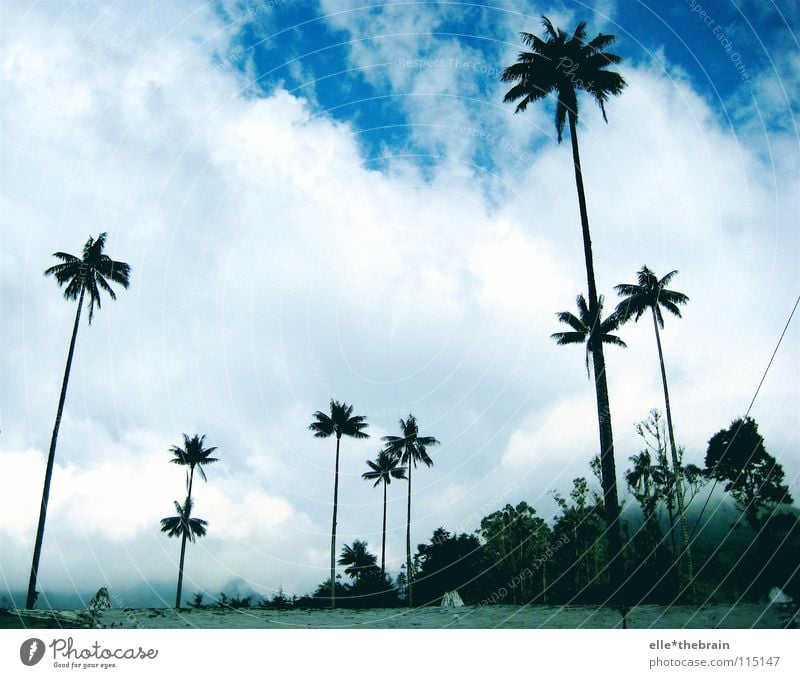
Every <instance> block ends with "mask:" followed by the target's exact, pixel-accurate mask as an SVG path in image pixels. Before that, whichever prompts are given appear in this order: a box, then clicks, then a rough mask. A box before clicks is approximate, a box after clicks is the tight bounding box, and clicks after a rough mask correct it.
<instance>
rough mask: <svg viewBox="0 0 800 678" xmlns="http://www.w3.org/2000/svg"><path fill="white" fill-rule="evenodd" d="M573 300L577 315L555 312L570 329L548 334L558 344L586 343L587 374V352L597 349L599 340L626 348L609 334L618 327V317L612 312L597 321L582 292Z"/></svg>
mask: <svg viewBox="0 0 800 678" xmlns="http://www.w3.org/2000/svg"><path fill="white" fill-rule="evenodd" d="M575 301H576V302H577V304H578V315H574V314H573V313H570V312H569V311H561V312H560V313H556V318H558V320H559V322H562V323H564V324H566V325H569V326H570V327H571V328H572V331H571V332H556V333H554V334H551V335H550V336H551V337H552V338H553V339H555V340H556V343H557V344H558V345H559V346H565V345H566V344H586V374H587V375H588V374H589V354H590V353H592V352H594V351H595V350H596V349H597V346H598V345H599V344H600V342H601V341H602V343H604V344H614V345H615V346H621V347H622V348H627V344H625V342H624V341H622V339H620V338H619V337H618V336H616V335H615V334H611V333H612V332H614V331H615V330H616V329H617V327H619V318H618V317H617V316H616V315H615V314H613V313H612V314H611V315H610V316H608V318H606V319H605V320H602V321H600V322H597V316H595V315H593V314H592V313H591V311H590V310H589V307H588V306H587V305H586V299H584V298H583V295H582V294H579V295H578V296H577V297H576V298H575ZM597 312H598V314H600V315H602V313H603V297H602V296H601V297H600V298H599V299H598V300H597Z"/></svg>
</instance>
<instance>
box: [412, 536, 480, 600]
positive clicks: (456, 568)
mask: <svg viewBox="0 0 800 678" xmlns="http://www.w3.org/2000/svg"><path fill="white" fill-rule="evenodd" d="M416 556H417V557H416V562H417V563H418V564H417V567H416V568H415V569H416V571H417V572H416V576H415V579H414V591H415V599H414V602H415V604H418V605H427V604H431V603H438V602H439V601H440V600H441V599H442V596H444V594H445V593H447V592H448V591H458V592H459V594H460V595H461V597H462V599H463V600H464V602H465V603H467V604H469V603H473V604H474V603H477V602H478V600H479V595H480V586H479V583H478V581H477V580H478V578H479V577H480V576H481V574H482V573H483V572H484V571H485V570H486V567H487V564H488V563H487V561H486V554H485V552H484V551H483V549H482V548H481V543H480V541H479V540H478V538H477V537H475V536H473V535H468V534H459V535H453V534H450V533H449V532H447V530H445V529H444V528H439V529H437V530H435V531H434V533H433V536H432V537H431V540H430V542H429V543H427V544H420V545H419V546H418V547H417V554H416Z"/></svg>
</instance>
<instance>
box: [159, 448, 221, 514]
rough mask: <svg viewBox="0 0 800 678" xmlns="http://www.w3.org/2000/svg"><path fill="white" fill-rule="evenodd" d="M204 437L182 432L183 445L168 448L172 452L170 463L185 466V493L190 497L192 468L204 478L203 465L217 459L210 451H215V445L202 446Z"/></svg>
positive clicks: (192, 479)
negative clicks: (190, 435)
mask: <svg viewBox="0 0 800 678" xmlns="http://www.w3.org/2000/svg"><path fill="white" fill-rule="evenodd" d="M205 439H206V437H205V436H204V435H202V436H201V435H198V434H195V435H193V436H192V437H191V438H190V437H189V436H188V435H186V434H185V433H184V434H183V447H178V446H177V445H173V446H172V447H170V448H169V451H170V452H172V454H173V458H172V459H170V460H169V461H170V463H171V464H178V466H186V467H187V468H186V495H187V496H188V497H189V498H190V499H191V498H192V483H193V481H194V470H195V468H197V470H198V471H199V472H200V477H201V478H202V479H203V480H208V478H206V472H205V471H204V470H203V466H206V465H208V464H213V463H215V462H217V461H219V459H217V458H216V457H212V456H211V455H212V453H214V452H216V450H217V448H216V447H203V444H204V443H205Z"/></svg>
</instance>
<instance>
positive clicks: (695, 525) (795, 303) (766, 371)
mask: <svg viewBox="0 0 800 678" xmlns="http://www.w3.org/2000/svg"><path fill="white" fill-rule="evenodd" d="M798 304H800V295H798V296H797V299H796V301H795V302H794V307H793V308H792V312H791V313H790V314H789V319H788V320H787V321H786V324H785V325H784V326H783V332H781V336H780V337H779V338H778V343H777V344H776V345H775V350H774V351H773V352H772V356H771V357H770V359H769V362H768V363H767V368H766V369H765V370H764V374H762V375H761V381H759V382H758V386H757V387H756V392H755V393H754V394H753V399H752V400H751V401H750V404H749V405H748V406H747V412H745V413H744V417H742V418H741V419H740V420H739V421H740V423H739V426H738V427H737V428H736V431H735V432H734V434H733V437H732V438H731V440H730V443H729V445H728V449H730V445H732V444H733V441H734V440H736V436H737V435H738V434H739V431H740V430H741V428H742V426H743V425H744V422H745V421H746V420H747V417H748V416H749V414H750V410H752V409H753V405H754V404H755V402H756V398H758V394H759V391H761V386H762V385H763V384H764V380H765V379H766V378H767V373H768V372H769V370H770V368H771V367H772V362H773V361H774V360H775V355H776V354H777V353H778V349H779V348H780V346H781V342H782V341H783V338H784V336H786V331H787V330H788V329H789V324H790V323H791V322H792V318H793V317H794V312H795V311H796V310H797V306H798ZM723 456H724V454H723ZM719 461H722V459H720V460H719ZM719 461H718V462H717V464H719ZM717 483H719V478H714V483H713V485H712V486H711V491H710V492H709V493H708V496H707V497H706V500H705V502H704V503H703V508H701V509H700V513H699V514H698V516H697V520H695V522H694V527H693V528H692V534H691V536H690V537H689V543H690V544H691V543H692V542H693V541H694V535H695V533H696V532H697V526H698V525H699V524H700V519H701V518H702V517H703V512H704V511H705V510H706V507H707V506H708V502H709V501H711V495H713V494H714V490H715V489H716V487H717Z"/></svg>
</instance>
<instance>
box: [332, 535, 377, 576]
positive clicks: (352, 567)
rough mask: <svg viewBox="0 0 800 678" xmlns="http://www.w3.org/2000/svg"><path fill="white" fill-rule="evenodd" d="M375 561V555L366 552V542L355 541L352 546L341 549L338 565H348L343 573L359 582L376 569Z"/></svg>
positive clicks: (346, 545)
mask: <svg viewBox="0 0 800 678" xmlns="http://www.w3.org/2000/svg"><path fill="white" fill-rule="evenodd" d="M376 560H377V558H376V557H375V554H373V553H370V552H369V551H368V550H367V542H365V541H361V540H359V539H356V540H355V541H354V542H353V545H352V546H350V545H348V544H345V545H344V547H343V548H342V555H341V556H340V557H339V565H348V567H347V568H346V569H345V571H344V573H345V574H346V575H348V576H349V577H352V578H353V579H354V580H360V579H361V578H362V577H364V576H365V575H367V574H369V573H370V572H375V570H377V569H378V568H377V566H376V565H375V561H376Z"/></svg>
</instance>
